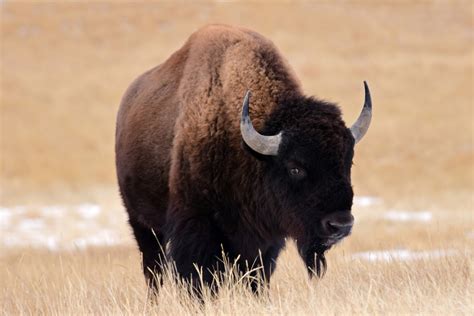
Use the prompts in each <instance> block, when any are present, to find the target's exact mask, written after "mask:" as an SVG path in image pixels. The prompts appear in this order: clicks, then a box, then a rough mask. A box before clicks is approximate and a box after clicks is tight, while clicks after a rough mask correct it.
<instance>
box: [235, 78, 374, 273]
mask: <svg viewBox="0 0 474 316" xmlns="http://www.w3.org/2000/svg"><path fill="white" fill-rule="evenodd" d="M246 103H247V104H246ZM245 108H247V111H248V95H247V98H246V102H244V111H243V112H245ZM367 109H371V102H370V94H369V92H368V88H367V86H366V103H365V105H364V110H365V111H366V110H367ZM364 110H363V111H362V114H361V117H362V119H361V117H359V119H358V121H357V122H356V124H355V125H354V126H356V128H357V129H356V131H354V130H355V128H354V126H353V127H351V129H348V128H347V127H346V126H345V124H344V122H343V121H342V118H341V113H340V111H339V109H338V108H337V107H336V106H335V105H333V104H330V103H327V102H323V101H319V100H316V99H313V98H300V99H296V100H291V101H289V102H286V103H285V104H283V105H282V106H280V107H278V108H277V109H276V110H275V111H274V113H273V114H272V115H271V117H270V118H269V120H268V122H267V124H266V126H265V130H264V131H262V134H260V133H258V132H256V131H255V130H254V129H253V126H250V127H249V126H247V129H251V132H253V135H250V137H249V135H245V133H246V130H245V127H246V126H245V124H248V123H249V120H250V119H249V118H248V115H247V121H244V115H243V119H242V123H241V130H242V136H243V139H244V141H245V143H246V144H247V145H248V147H249V148H250V149H251V152H252V151H253V153H254V154H255V155H256V156H257V157H258V156H260V157H259V158H262V157H263V159H262V160H263V162H262V164H263V165H264V167H263V168H264V172H263V175H264V176H263V177H264V180H263V181H264V184H265V187H266V188H268V191H269V192H271V194H269V196H268V197H267V198H268V199H273V200H276V201H274V202H275V203H272V204H274V205H278V210H273V211H274V212H276V213H278V214H279V216H280V217H281V219H280V221H281V222H282V224H283V225H285V226H286V227H285V228H286V230H287V233H288V234H289V235H291V236H293V237H295V238H296V239H297V243H298V247H299V251H300V254H301V255H302V257H303V259H304V260H305V262H306V264H307V266H308V269H309V270H312V271H313V270H315V272H316V273H317V274H318V275H321V274H322V272H323V271H324V269H325V266H326V261H325V258H324V253H325V251H326V250H328V249H329V248H330V247H331V246H332V245H334V244H335V243H337V242H339V241H340V240H342V239H343V238H344V237H346V236H348V235H349V234H350V232H351V229H352V225H353V222H354V218H353V216H352V214H351V207H352V199H353V191H352V186H351V166H352V158H353V155H354V144H355V143H356V142H357V141H358V140H359V139H360V138H359V139H358V137H361V135H362V136H363V135H364V134H365V132H366V131H367V128H368V126H367V124H368V123H369V122H370V113H367V112H364ZM247 114H248V112H247ZM361 122H362V123H361ZM250 124H251V123H250ZM357 124H359V125H357ZM364 124H365V125H364ZM242 125H244V126H243V127H244V128H243V127H242ZM247 131H248V130H247ZM263 134H267V135H274V136H264V135H263ZM256 144H258V145H256ZM275 144H277V145H276V146H275ZM314 268H316V269H314Z"/></svg>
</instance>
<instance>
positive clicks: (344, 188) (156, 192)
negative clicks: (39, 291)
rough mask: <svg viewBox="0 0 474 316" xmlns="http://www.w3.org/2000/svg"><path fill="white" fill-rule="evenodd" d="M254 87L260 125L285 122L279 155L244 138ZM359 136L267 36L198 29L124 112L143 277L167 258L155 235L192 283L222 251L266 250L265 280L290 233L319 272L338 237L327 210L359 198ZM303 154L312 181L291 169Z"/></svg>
mask: <svg viewBox="0 0 474 316" xmlns="http://www.w3.org/2000/svg"><path fill="white" fill-rule="evenodd" d="M248 89H250V90H251V91H252V100H251V105H250V116H251V118H252V122H253V124H254V126H255V128H256V129H257V130H258V131H260V132H261V133H263V134H267V135H270V134H275V133H277V132H278V131H280V130H283V132H284V134H283V135H284V136H283V143H282V145H281V146H280V147H281V148H280V150H279V154H278V156H276V157H266V156H262V155H259V154H258V153H255V152H253V151H252V150H251V149H250V148H248V147H247V146H245V145H243V144H242V138H241V135H240V129H239V121H240V115H241V114H240V113H241V106H242V100H243V96H244V94H245V92H246V91H247V90H248ZM353 146H354V140H353V138H352V136H351V134H350V131H349V130H348V129H347V128H346V127H345V125H344V123H343V121H342V119H341V117H340V112H339V110H338V109H337V108H336V107H335V106H334V105H332V104H328V103H325V102H322V101H319V100H316V99H313V98H307V97H305V96H303V94H302V90H301V88H300V84H299V82H298V81H297V79H296V77H295V75H294V74H293V72H292V71H291V69H290V67H289V66H288V64H287V63H286V61H285V60H284V58H283V57H282V56H281V55H280V53H279V52H278V50H277V49H276V47H275V46H274V45H273V44H272V43H271V42H270V41H269V40H267V39H265V38H264V37H262V36H261V35H259V34H257V33H255V32H253V31H250V30H247V29H243V28H236V27H230V26H225V25H210V26H207V27H204V28H202V29H201V30H199V31H197V32H196V33H194V34H193V35H192V36H191V37H190V38H189V40H188V41H187V42H186V43H185V45H184V46H183V47H182V48H181V49H179V50H178V51H177V52H175V53H174V54H173V55H172V56H171V57H170V58H169V59H168V60H167V61H166V62H164V63H163V64H161V65H159V66H157V67H155V68H153V69H151V70H150V71H148V72H146V73H145V74H143V75H141V76H140V77H139V78H138V79H136V80H135V82H134V83H132V85H131V86H130V88H129V89H128V90H127V92H126V94H125V96H124V97H123V100H122V104H121V106H120V110H119V113H118V117H117V130H116V164H117V174H118V181H119V185H120V190H121V194H122V197H123V200H124V203H125V206H126V208H127V211H128V213H129V217H130V224H131V226H132V228H133V231H134V234H135V237H136V239H137V242H138V245H139V247H140V250H141V251H142V253H143V265H144V273H145V275H146V277H147V278H148V279H149V280H150V281H152V282H153V280H154V279H153V278H152V277H151V272H150V270H156V271H158V272H159V271H160V264H159V263H160V262H162V261H163V260H164V258H165V256H164V254H163V253H162V252H161V251H160V245H159V244H161V245H164V244H165V243H166V242H167V241H169V242H170V246H169V249H168V255H169V257H170V258H171V259H172V260H173V261H174V262H175V263H176V266H177V270H178V272H179V273H180V274H181V275H182V276H183V277H184V278H186V279H187V280H189V281H191V282H193V283H194V284H195V285H196V284H197V282H196V283H195V281H196V280H197V273H196V271H195V268H194V266H193V264H194V263H196V264H197V265H198V266H201V267H203V268H204V269H203V271H204V280H205V281H206V282H207V283H211V282H212V277H211V273H210V271H218V270H219V269H221V264H220V263H219V258H220V257H221V254H222V250H224V252H225V253H226V254H227V255H228V256H230V257H231V258H237V256H240V258H241V259H240V260H241V262H245V261H247V262H249V263H250V265H251V264H254V263H255V261H256V260H257V261H258V263H259V253H261V254H262V258H261V259H262V261H263V265H264V272H265V275H266V278H267V280H268V279H269V277H270V275H271V273H272V271H273V269H274V267H275V264H274V263H275V259H276V257H277V256H278V253H279V251H280V249H281V248H282V247H283V245H284V238H285V237H287V236H291V237H294V238H296V239H297V240H298V244H299V247H300V251H301V253H302V256H303V258H304V260H305V261H306V263H307V265H308V266H309V267H313V266H314V254H315V253H316V254H319V256H320V258H319V259H318V266H317V268H318V273H319V272H320V269H321V267H320V264H321V263H322V264H323V265H325V261H324V256H323V255H324V251H325V250H327V249H328V248H329V247H330V246H331V245H332V243H333V241H332V240H331V241H330V239H328V238H326V237H324V236H323V235H324V234H322V233H321V231H322V230H324V227H321V223H320V221H321V218H323V217H324V216H326V215H327V214H332V213H334V214H336V213H335V212H336V211H342V210H344V211H348V210H350V208H351V205H352V189H351V185H350V165H351V161H352V155H353ZM295 164H296V165H297V166H299V167H301V168H303V167H304V168H305V170H306V173H307V175H306V177H305V179H302V180H300V179H293V178H291V177H289V176H288V172H287V171H288V170H289V168H293V167H294V166H295ZM349 215H350V214H349ZM338 216H339V215H338ZM344 216H346V215H344ZM152 230H153V231H152ZM348 233H349V232H346V234H345V235H347V234H348ZM345 235H344V236H345ZM344 236H342V237H344ZM342 237H341V238H342ZM241 266H242V269H244V266H245V264H242V265H241Z"/></svg>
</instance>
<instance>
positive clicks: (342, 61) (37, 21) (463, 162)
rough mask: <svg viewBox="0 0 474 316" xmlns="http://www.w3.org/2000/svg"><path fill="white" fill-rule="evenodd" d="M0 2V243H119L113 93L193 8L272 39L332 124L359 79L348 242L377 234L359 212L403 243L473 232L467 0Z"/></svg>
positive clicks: (351, 100)
mask: <svg viewBox="0 0 474 316" xmlns="http://www.w3.org/2000/svg"><path fill="white" fill-rule="evenodd" d="M0 8H1V95H0V98H1V99H0V100H1V102H0V115H1V143H0V150H1V155H0V173H1V183H0V249H11V248H15V247H22V246H28V247H30V246H34V247H47V248H49V249H52V250H58V249H78V248H84V247H87V246H89V245H115V244H127V243H129V244H132V239H131V237H130V232H129V229H128V226H127V224H126V216H125V211H124V209H123V207H122V206H121V202H120V198H119V194H118V188H117V184H116V178H115V165H114V131H115V116H116V112H117V109H118V105H119V102H120V99H121V96H122V94H123V93H124V91H125V89H126V88H127V86H128V85H129V84H130V83H131V81H132V80H133V79H134V78H135V77H137V76H138V75H139V74H141V73H143V72H144V71H146V70H147V69H150V68H152V67H154V66H156V65H157V64H159V63H161V62H163V61H164V60H166V58H168V56H170V54H171V53H173V52H174V51H175V50H177V49H178V48H179V47H180V46H181V45H183V43H184V42H185V41H186V39H187V38H188V37H189V35H190V34H191V33H192V32H194V31H195V30H197V29H198V28H200V27H202V26H203V25H205V24H208V23H226V24H232V25H240V26H245V27H248V28H251V29H253V30H255V31H257V32H259V33H261V34H263V35H265V36H266V37H268V38H269V39H271V40H272V41H273V42H274V43H275V44H276V46H277V47H278V48H279V49H280V50H281V52H282V54H283V56H285V57H286V58H287V60H288V61H289V63H290V65H291V66H292V67H293V68H294V70H295V72H296V74H297V75H298V76H299V78H300V80H301V82H302V84H303V88H304V90H305V91H306V93H307V94H308V95H315V96H317V97H319V98H323V99H327V100H330V101H333V102H337V103H338V104H339V105H340V107H341V109H342V111H343V113H344V119H345V121H346V122H347V124H351V123H352V122H353V121H354V120H355V119H356V118H357V115H358V113H359V111H360V107H361V105H362V102H363V86H362V82H363V80H367V81H368V83H369V85H370V88H371V91H372V98H373V104H374V118H373V121H372V126H371V128H370V130H369V133H368V134H367V136H366V137H365V138H364V140H363V141H362V142H361V143H360V144H359V145H358V146H357V148H356V156H355V159H354V163H355V166H354V168H353V184H354V190H355V193H356V196H357V198H356V200H355V205H354V213H355V216H356V219H357V221H359V223H358V224H356V228H355V230H354V238H352V239H350V240H349V241H348V244H347V245H348V246H347V247H349V249H357V250H367V249H369V248H373V247H374V246H375V247H376V246H377V245H378V244H377V243H376V241H372V240H367V238H363V235H364V231H365V230H368V229H372V228H371V227H374V226H377V227H379V228H378V229H379V233H378V234H379V235H378V236H382V237H381V238H383V236H385V237H386V239H387V240H388V239H390V238H391V237H393V238H394V239H393V240H396V241H393V243H398V245H401V246H403V247H407V245H409V244H411V245H412V246H413V247H415V248H416V247H417V246H419V247H421V248H423V247H425V248H426V246H427V245H426V243H425V241H426V239H425V238H424V237H426V236H433V235H437V236H440V237H439V238H440V239H439V240H440V242H442V243H448V244H456V243H458V244H463V245H465V244H466V243H472V242H473V239H474V229H473V226H474V225H473V223H474V219H473V196H474V195H473V193H474V164H473V158H474V143H473V118H474V117H473V105H474V104H473V57H474V56H473V37H474V34H473V29H474V28H473V27H474V25H473V10H472V9H473V8H472V2H471V1H428V0H427V1H419V2H409V1H401V2H393V1H384V2H378V1H365V0H357V1H335V2H329V1H318V2H315V3H309V2H281V3H277V4H275V3H272V4H270V3H265V2H261V3H260V2H252V3H224V2H220V1H215V2H201V3H198V4H194V3H181V4H180V5H176V4H172V3H171V2H164V3H159V2H154V3H152V2H140V3H139V4H132V3H120V2H117V3H107V2H102V3H101V2H91V3H32V2H28V3H22V2H12V1H1V2H0ZM408 222H409V223H408ZM358 225H359V226H358ZM402 235H403V236H413V238H409V237H407V239H410V241H409V242H408V241H407V240H404V241H403V240H400V236H402ZM418 237H419V238H418ZM351 247H352V248H351Z"/></svg>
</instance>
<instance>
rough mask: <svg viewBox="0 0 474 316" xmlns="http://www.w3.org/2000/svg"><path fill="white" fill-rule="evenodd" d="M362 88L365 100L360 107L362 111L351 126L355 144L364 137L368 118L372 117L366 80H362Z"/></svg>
mask: <svg viewBox="0 0 474 316" xmlns="http://www.w3.org/2000/svg"><path fill="white" fill-rule="evenodd" d="M364 88H365V102H364V107H363V108H362V112H360V115H359V118H358V119H357V121H356V122H355V123H354V125H352V126H351V132H352V136H354V139H355V143H356V144H357V143H358V142H359V141H360V140H361V139H362V137H364V135H365V133H367V130H368V129H369V126H370V120H371V119H372V100H371V98H370V91H369V86H368V85H367V82H365V81H364Z"/></svg>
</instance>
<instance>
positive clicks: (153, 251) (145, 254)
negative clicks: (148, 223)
mask: <svg viewBox="0 0 474 316" xmlns="http://www.w3.org/2000/svg"><path fill="white" fill-rule="evenodd" d="M129 222H130V226H132V229H133V233H134V235H135V239H136V240H137V243H138V247H139V249H140V252H141V253H142V265H143V273H144V275H145V279H146V281H147V283H148V285H149V286H150V288H151V289H153V290H155V291H156V290H158V286H159V285H161V284H162V276H161V274H162V272H163V268H164V265H165V264H166V261H165V258H166V257H165V255H164V248H163V247H164V245H163V241H164V238H163V234H162V233H160V232H156V231H154V230H153V229H152V228H148V227H145V226H143V225H142V224H140V223H139V222H138V221H136V220H134V219H132V218H130V220H129Z"/></svg>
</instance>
